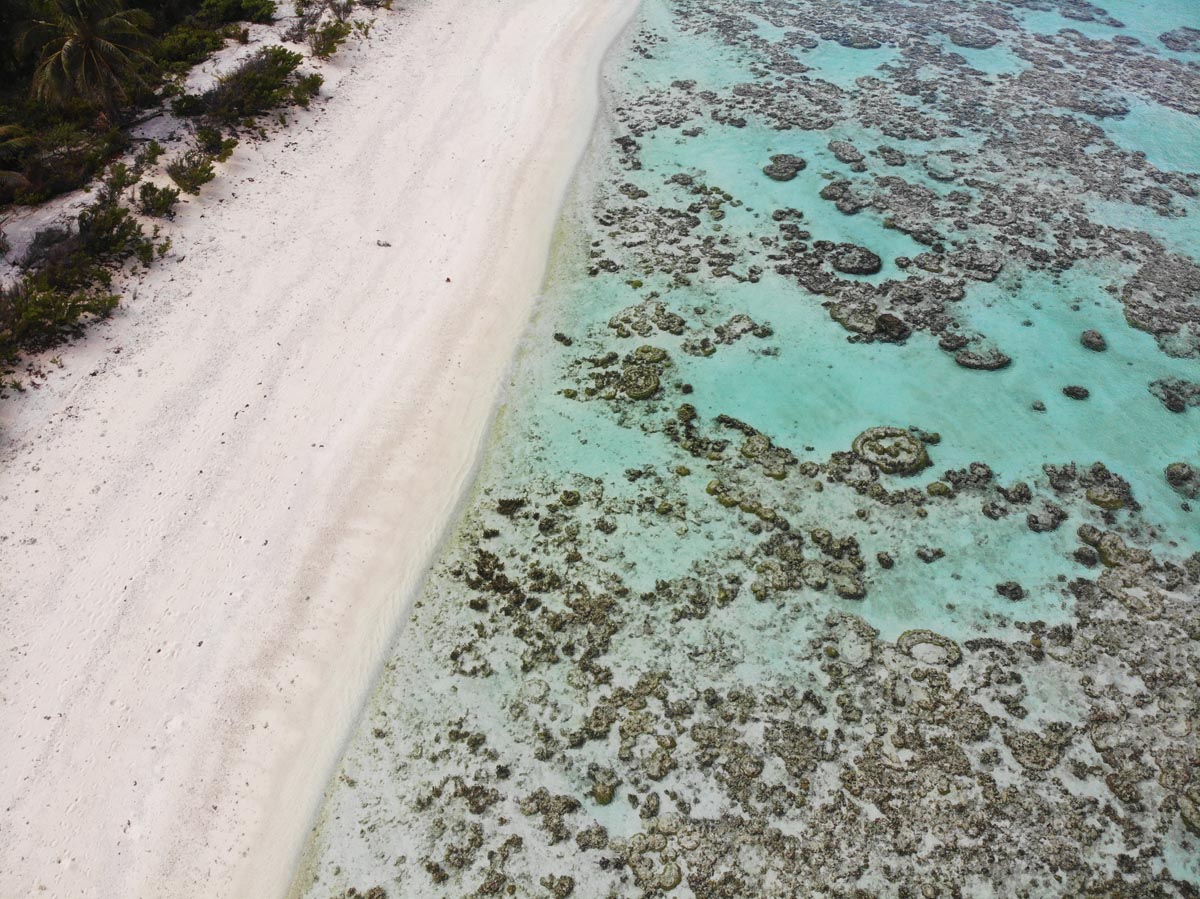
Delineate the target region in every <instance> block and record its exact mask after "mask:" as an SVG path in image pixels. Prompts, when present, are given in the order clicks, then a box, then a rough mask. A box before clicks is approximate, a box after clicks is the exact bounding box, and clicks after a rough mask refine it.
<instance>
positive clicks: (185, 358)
mask: <svg viewBox="0 0 1200 899" xmlns="http://www.w3.org/2000/svg"><path fill="white" fill-rule="evenodd" d="M635 5H636V3H635V0H600V2H583V0H489V2H486V3H481V2H478V0H437V2H435V0H413V2H408V0H400V2H398V3H397V11H396V12H394V13H381V15H380V19H379V22H378V23H377V25H376V26H375V30H374V31H373V32H372V34H371V38H370V40H369V42H366V43H363V44H361V45H359V46H357V47H355V48H352V49H349V50H348V51H347V52H346V53H344V54H343V55H342V56H340V57H339V58H338V59H337V60H336V61H335V62H334V63H333V64H332V66H333V68H335V69H341V70H343V71H342V73H341V78H340V80H339V81H338V84H337V87H336V90H335V91H333V95H332V96H331V97H330V98H329V99H328V100H324V101H322V102H321V104H320V105H319V108H317V109H316V110H315V111H314V112H313V113H311V114H305V115H303V116H302V117H301V121H300V122H299V123H298V124H296V125H294V126H293V127H291V128H289V129H287V130H285V131H283V132H281V133H280V134H278V135H276V136H275V137H273V138H272V139H270V140H268V141H265V142H262V143H257V144H254V143H251V142H249V141H245V142H243V144H242V146H241V147H239V149H238V152H237V154H235V155H234V157H233V158H232V160H231V161H230V162H229V163H228V164H227V165H226V166H225V167H224V168H223V171H222V172H221V174H220V176H219V177H218V179H217V181H215V182H214V183H213V184H211V185H209V186H208V188H207V189H206V192H205V193H204V194H203V195H202V196H201V197H200V198H198V199H193V200H192V201H191V202H190V204H188V206H187V207H186V208H185V209H184V211H183V212H182V213H181V215H180V219H179V221H178V233H179V236H178V237H177V238H176V240H175V247H174V253H175V254H176V255H177V256H178V257H179V258H178V259H174V260H166V261H164V262H163V263H162V264H160V265H158V266H157V267H155V268H153V269H152V270H151V271H150V272H148V273H146V274H144V275H142V276H139V277H138V278H137V279H136V281H135V282H134V283H132V284H130V285H129V289H128V291H127V295H126V301H125V304H124V306H123V308H122V310H121V311H120V312H119V313H118V315H117V316H116V317H115V318H114V319H113V320H112V321H111V322H110V323H107V324H104V325H101V326H100V327H97V328H95V329H93V330H92V331H91V332H90V334H89V336H88V338H87V339H86V340H85V341H83V342H81V343H80V344H79V345H77V346H75V347H72V348H68V349H66V350H64V351H63V352H62V354H61V355H62V361H63V365H64V368H63V370H62V371H61V372H57V373H55V374H54V375H53V376H52V377H50V378H49V380H48V381H47V382H46V383H45V384H44V386H42V387H41V388H40V389H39V390H37V391H30V392H29V393H27V394H26V395H25V396H23V397H20V398H18V399H15V400H10V401H8V402H6V403H5V404H3V405H2V406H0V637H2V640H3V647H2V655H0V733H3V734H4V735H5V736H4V748H5V752H4V758H3V760H2V761H0V807H2V808H3V814H2V815H0V896H5V897H7V896H13V897H15V896H36V895H46V896H53V897H56V899H57V897H74V896H87V897H102V899H104V897H113V899H117V897H120V899H131V897H155V899H166V897H184V896H186V897H223V899H226V897H243V896H247V897H248V896H254V897H262V899H265V897H271V896H281V895H283V893H284V892H285V891H286V889H287V886H288V882H289V879H290V876H291V873H292V869H293V866H294V865H295V863H296V860H297V856H298V853H299V851H300V849H301V848H302V845H303V841H304V839H305V837H306V835H307V833H308V831H309V828H310V826H311V824H312V818H313V815H314V814H315V811H316V809H317V807H318V805H319V802H320V799H321V795H322V792H323V790H324V787H325V785H326V782H327V779H328V778H329V776H330V775H331V773H332V771H333V769H334V766H335V765H336V763H337V759H338V755H339V752H340V750H341V747H342V745H343V741H344V739H345V736H346V734H347V732H348V730H349V728H350V726H351V725H352V724H353V721H354V719H355V717H356V716H357V714H358V712H359V710H360V708H361V706H362V703H363V701H364V698H365V696H366V694H367V692H368V691H369V689H370V685H371V679H372V677H373V675H374V674H375V672H376V671H377V669H378V665H379V663H380V660H381V658H382V657H383V654H384V651H385V649H386V648H387V646H388V644H389V642H390V638H391V635H392V634H393V633H394V631H395V628H396V626H397V624H398V622H399V621H400V620H401V618H402V615H403V612H404V607H405V603H406V601H407V599H408V598H409V597H410V596H411V595H412V593H413V591H414V588H415V587H416V586H417V585H418V584H419V582H420V580H421V579H422V577H423V576H424V574H425V570H426V568H427V566H428V564H429V561H430V558H431V555H432V553H433V551H434V550H435V548H436V546H437V543H438V541H439V540H440V538H441V536H442V533H443V531H444V528H445V526H446V524H447V522H448V519H449V518H450V517H451V516H452V514H453V513H454V511H455V509H456V507H457V504H458V502H459V500H460V498H461V494H462V492H463V490H464V488H465V487H466V486H467V484H468V483H469V480H470V477H471V474H472V471H473V469H474V466H475V464H476V461H477V457H478V454H479V451H480V448H481V442H482V439H483V437H484V435H485V433H486V429H487V426H488V423H489V420H490V417H491V415H492V412H493V410H494V408H495V405H496V402H497V400H498V397H499V395H500V391H501V388H502V382H503V380H504V375H505V371H506V368H507V366H508V365H509V363H510V360H511V357H512V355H513V352H514V349H515V347H516V344H517V341H518V339H519V337H520V335H521V332H522V330H523V328H524V327H525V324H526V322H527V320H528V316H529V313H530V310H531V307H532V304H533V302H534V299H535V297H536V294H537V291H538V288H539V283H540V281H541V278H542V275H543V269H544V266H545V263H546V258H547V252H548V247H549V243H550V239H551V234H552V231H553V228H554V225H555V222H556V218H557V214H558V209H559V204H560V201H561V197H562V196H563V194H564V192H565V190H566V187H567V185H568V182H569V180H570V177H571V173H572V170H573V168H574V166H575V164H576V162H577V160H578V159H579V157H580V155H581V154H582V152H583V149H584V146H585V143H586V141H587V139H588V135H589V131H590V128H591V126H592V123H593V120H594V117H595V112H596V107H597V102H598V68H599V62H600V59H601V56H602V54H603V52H604V50H605V49H606V47H607V46H608V44H609V43H610V42H611V40H612V39H613V38H614V37H615V36H616V35H617V33H618V32H619V30H620V28H621V27H622V26H623V25H624V23H625V22H626V21H627V20H628V17H629V16H630V15H631V13H632V11H633V8H634V6H635ZM380 244H390V246H381V245H380Z"/></svg>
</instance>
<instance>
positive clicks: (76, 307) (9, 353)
mask: <svg viewBox="0 0 1200 899" xmlns="http://www.w3.org/2000/svg"><path fill="white" fill-rule="evenodd" d="M140 177H141V175H140V172H139V170H138V169H137V168H136V167H128V166H123V165H119V166H114V167H113V168H112V169H111V170H110V171H109V172H108V174H107V175H106V177H105V179H104V182H103V186H102V188H101V190H100V192H99V198H98V200H97V202H96V203H94V204H92V205H91V206H89V207H88V208H87V209H85V210H83V211H82V212H81V213H80V214H79V217H78V219H77V220H76V222H75V227H74V228H65V227H54V226H52V227H50V228H46V229H44V230H43V231H41V232H39V233H38V234H37V235H36V236H35V237H34V240H33V242H32V244H31V246H30V248H29V251H28V252H27V253H26V256H25V259H24V263H25V265H26V266H27V267H28V273H27V274H26V275H25V276H24V277H23V278H22V279H20V280H19V281H18V282H17V283H15V284H11V285H5V286H3V287H0V369H3V368H8V367H11V366H12V365H13V364H14V362H15V360H16V358H17V354H18V353H19V352H21V351H39V350H43V349H47V348H49V347H51V346H54V345H55V344H57V343H61V342H62V341H63V340H65V339H68V338H69V337H71V336H74V335H76V334H78V333H79V332H80V331H81V329H82V327H83V323H84V321H85V320H86V319H87V318H88V317H93V316H104V315H107V314H108V313H109V312H111V311H112V309H113V308H114V307H115V306H116V305H117V301H118V298H117V297H115V296H113V295H112V294H111V292H110V291H109V288H110V286H111V284H112V275H113V272H114V271H116V270H117V269H119V268H121V266H123V265H125V264H126V263H127V262H129V261H130V260H137V261H138V262H140V263H141V264H142V265H147V266H148V265H150V263H151V262H152V261H153V260H154V258H155V256H161V255H162V254H163V253H165V252H166V251H167V247H168V245H169V244H168V242H166V241H163V242H161V243H160V242H158V241H157V229H155V233H154V234H151V235H147V234H146V232H145V230H144V229H143V228H142V226H141V224H140V223H139V222H138V221H137V219H136V218H135V217H134V216H133V214H132V213H131V212H130V211H129V209H127V208H126V207H125V206H123V205H121V202H120V195H121V194H122V193H123V192H124V191H126V190H128V189H129V188H130V187H132V186H133V185H134V184H136V183H137V182H138V180H139V179H140ZM144 188H145V185H144V186H143V191H144ZM176 196H178V195H177V194H176Z"/></svg>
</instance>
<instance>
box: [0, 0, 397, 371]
mask: <svg viewBox="0 0 1200 899" xmlns="http://www.w3.org/2000/svg"><path fill="white" fill-rule="evenodd" d="M360 2H362V0H360ZM362 5H369V6H371V7H372V8H374V7H377V6H379V5H381V4H380V3H378V2H374V0H372V2H370V3H366V2H362ZM353 8H354V3H353V2H352V0H302V3H301V7H300V9H299V10H298V11H299V18H298V21H297V23H296V25H295V26H294V27H293V28H292V29H290V30H289V32H288V39H289V40H294V41H296V42H297V43H299V42H303V41H307V42H308V43H309V46H310V47H311V49H312V52H313V55H314V56H317V57H320V58H322V59H324V58H328V57H329V56H330V55H332V54H333V53H334V52H336V50H337V48H338V47H339V46H341V44H342V43H344V42H345V41H346V40H347V38H348V37H349V36H350V35H351V34H353V33H355V32H354V29H355V27H356V24H353V23H351V22H349V21H348V18H349V16H350V14H351V12H352V11H353ZM275 14H276V4H275V2H274V0H0V226H2V225H3V214H4V211H5V208H6V207H7V206H9V205H11V204H26V205H32V204H37V203H41V202H44V201H46V200H48V199H50V198H52V197H54V196H56V195H58V194H62V193H65V192H68V191H72V190H76V189H78V188H81V187H85V186H86V185H88V184H89V183H90V182H93V180H94V179H96V178H97V177H98V176H102V177H100V181H99V183H98V184H97V185H96V186H95V187H94V189H93V196H94V198H95V202H93V203H92V204H91V205H90V206H88V207H87V208H86V209H84V211H83V212H81V213H80V214H79V216H78V217H77V219H75V220H74V221H72V222H70V223H69V224H66V225H54V226H50V227H47V228H44V229H43V230H42V231H41V232H39V233H38V234H37V235H35V237H34V239H33V240H32V242H31V243H30V244H29V246H28V247H27V249H25V250H24V251H23V252H22V256H21V259H20V265H21V266H22V268H23V270H24V274H23V275H22V276H21V277H20V278H18V279H17V280H16V281H15V282H14V281H12V280H11V279H10V280H9V281H8V282H0V391H2V390H3V389H6V388H14V389H20V384H19V382H17V381H15V380H14V379H13V378H12V377H11V375H12V372H13V370H14V366H15V365H16V364H17V360H18V357H19V355H20V354H21V353H22V352H30V351H40V350H44V349H46V348H49V347H52V346H54V345H56V344H58V343H60V342H62V341H63V340H66V339H69V338H71V337H73V336H75V335H77V334H79V333H81V331H82V329H83V327H84V326H85V324H86V323H87V322H88V321H90V320H92V319H94V318H98V317H103V316H106V315H108V314H109V313H110V312H111V311H112V310H113V308H114V307H115V306H116V304H117V302H118V297H117V296H115V295H114V294H113V292H112V289H111V286H112V283H113V276H114V274H115V273H116V272H118V271H120V270H121V269H123V268H125V267H127V266H130V265H134V266H139V265H141V266H148V265H150V264H151V263H152V262H153V261H154V260H155V259H156V258H157V257H159V256H162V255H163V254H164V253H165V252H166V251H167V248H168V246H169V241H167V240H164V239H161V238H160V236H159V233H158V227H157V226H154V227H153V228H150V226H149V225H147V224H144V222H145V219H140V218H139V216H148V217H151V218H158V219H170V218H173V217H174V214H175V209H176V206H177V204H178V202H179V199H180V196H181V194H182V193H188V194H197V193H199V191H200V189H201V187H202V186H203V185H204V184H207V183H208V182H209V181H212V180H213V178H214V177H215V175H216V173H215V170H214V163H215V162H223V161H225V160H227V159H228V158H229V156H230V154H231V153H233V151H234V149H235V148H236V147H237V145H238V132H239V130H241V129H247V128H256V129H257V127H258V126H257V125H256V121H255V120H256V119H257V118H259V117H261V116H264V115H267V114H269V113H275V112H276V111H278V112H279V117H280V120H281V121H283V120H284V116H283V111H282V110H283V109H284V108H285V107H288V106H292V105H299V106H308V104H309V102H310V101H311V99H312V98H313V97H315V96H316V95H317V94H318V92H319V91H320V89H321V84H322V78H321V76H320V75H319V74H317V73H312V72H310V73H303V72H301V71H299V67H300V64H301V63H302V61H303V56H302V55H301V54H299V53H296V52H294V51H292V50H289V49H286V48H284V47H281V46H268V47H264V48H262V49H260V50H258V51H257V52H255V53H253V54H252V55H250V56H249V57H248V58H247V59H245V60H244V61H243V62H242V63H241V64H240V65H238V66H236V67H235V68H234V69H233V70H232V71H230V72H228V73H227V74H226V75H224V76H223V77H222V78H221V79H220V80H219V81H218V83H217V84H216V85H215V86H214V87H213V88H212V89H210V90H208V91H205V92H203V93H201V94H199V95H187V94H185V93H184V91H183V88H182V76H184V75H185V74H186V73H187V72H188V71H189V69H191V67H193V66H195V65H196V64H198V63H200V62H202V61H203V60H204V59H206V58H208V57H209V56H210V55H211V54H212V53H214V52H216V51H218V50H220V49H221V48H223V47H224V46H225V45H226V44H227V43H228V42H229V41H230V40H236V41H239V42H241V43H247V42H248V41H249V39H250V32H249V30H248V28H247V27H246V24H245V23H270V22H272V21H274V18H275ZM330 14H332V21H325V20H326V19H328V18H329V17H330ZM318 23H322V24H318ZM358 33H359V34H362V35H364V36H365V35H366V33H367V28H362V27H360V28H358ZM169 97H174V98H176V99H175V101H174V102H173V104H172V111H173V112H175V113H176V114H177V115H180V116H183V117H185V118H191V119H193V120H194V121H193V122H192V129H193V134H194V140H193V141H191V143H192V147H191V148H190V149H184V150H183V151H182V152H180V153H179V154H178V155H176V156H175V157H174V158H173V159H172V160H171V161H170V162H168V163H167V164H166V165H165V166H163V168H162V169H158V168H157V167H158V166H159V165H161V163H160V160H161V158H162V156H163V155H164V148H163V147H162V145H161V144H159V143H158V142H157V141H153V140H152V141H148V142H147V143H145V144H144V145H143V146H141V148H140V149H138V150H137V152H136V153H134V154H133V156H132V159H130V157H129V156H127V155H125V154H127V153H128V151H129V150H130V149H131V146H132V144H133V141H132V140H131V138H130V136H129V133H128V131H127V130H126V129H127V128H128V127H130V125H131V123H132V122H133V120H134V119H136V118H137V116H138V114H139V110H144V109H147V108H152V107H155V106H158V105H160V104H162V103H163V102H164V101H165V100H166V99H167V98H169ZM259 133H262V132H261V130H260V131H259ZM122 157H124V159H125V161H123V162H122V161H119V160H120V159H121V158H122ZM152 167H154V168H155V169H156V171H159V172H161V171H165V172H166V174H167V175H169V176H170V178H171V179H172V180H173V181H174V183H175V186H168V185H162V184H156V183H153V182H151V181H143V175H144V174H145V173H146V172H147V171H148V170H149V169H151V168H152ZM147 228H150V230H149V233H148V232H147ZM10 249H11V248H10V245H9V242H8V241H7V240H6V239H5V236H4V234H3V232H2V230H0V257H4V256H7V255H8V254H9V253H10ZM10 261H11V260H10Z"/></svg>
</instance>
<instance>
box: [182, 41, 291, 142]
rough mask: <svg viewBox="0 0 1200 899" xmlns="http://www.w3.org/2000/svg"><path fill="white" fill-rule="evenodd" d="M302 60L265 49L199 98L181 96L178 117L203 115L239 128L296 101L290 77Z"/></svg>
mask: <svg viewBox="0 0 1200 899" xmlns="http://www.w3.org/2000/svg"><path fill="white" fill-rule="evenodd" d="M302 59H303V57H302V56H301V55H300V54H299V53H296V52H294V51H292V50H288V49H287V48H285V47H280V46H271V47H263V48H262V49H261V50H259V51H258V52H257V53H255V54H254V55H253V56H251V57H250V58H249V59H247V60H246V61H245V62H243V63H242V64H241V65H239V66H238V67H237V68H236V69H234V70H233V71H231V72H229V73H228V74H227V75H225V76H224V77H223V78H221V80H220V81H218V82H217V85H216V87H214V88H212V89H211V90H208V91H205V92H204V93H203V94H200V95H199V96H189V97H180V98H179V99H178V100H176V101H175V104H174V109H175V112H176V114H178V115H185V116H186V115H204V116H207V117H208V118H210V119H212V120H213V121H214V122H219V123H222V124H225V125H236V124H238V123H239V122H241V121H243V120H245V119H248V118H253V117H254V116H256V115H260V114H262V113H264V112H267V111H268V110H271V109H274V108H275V107H277V106H282V105H284V104H285V103H286V102H287V101H288V100H289V99H294V97H293V93H292V85H291V84H290V80H291V74H292V73H293V72H294V71H296V67H297V66H299V65H300V62H301V60H302Z"/></svg>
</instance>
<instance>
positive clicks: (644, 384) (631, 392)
mask: <svg viewBox="0 0 1200 899" xmlns="http://www.w3.org/2000/svg"><path fill="white" fill-rule="evenodd" d="M620 386H621V390H623V391H624V392H625V395H626V396H628V397H629V398H630V399H633V400H647V399H649V398H650V397H652V396H654V394H656V393H658V390H659V387H660V386H661V384H660V382H659V379H658V372H657V371H655V369H654V368H653V367H652V366H649V365H630V366H629V367H628V368H626V369H625V370H624V371H623V372H622V373H621V382H620Z"/></svg>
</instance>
